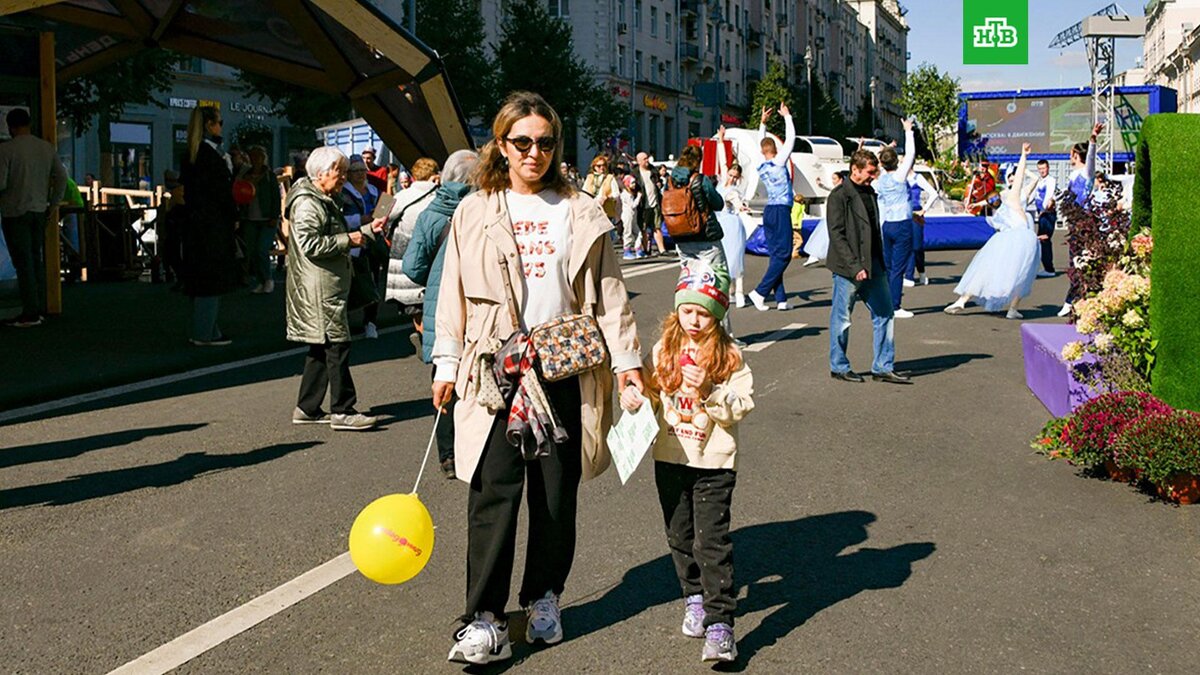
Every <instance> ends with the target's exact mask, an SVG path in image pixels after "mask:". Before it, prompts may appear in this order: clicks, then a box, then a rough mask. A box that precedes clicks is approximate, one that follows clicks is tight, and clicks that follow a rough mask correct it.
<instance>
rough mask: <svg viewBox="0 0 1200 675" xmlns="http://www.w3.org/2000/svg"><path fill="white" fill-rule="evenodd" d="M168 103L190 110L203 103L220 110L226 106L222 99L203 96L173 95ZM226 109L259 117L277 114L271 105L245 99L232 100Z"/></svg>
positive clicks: (173, 106)
mask: <svg viewBox="0 0 1200 675" xmlns="http://www.w3.org/2000/svg"><path fill="white" fill-rule="evenodd" d="M167 105H169V106H170V107H172V108H183V109H186V110H190V109H192V108H195V107H197V106H202V105H210V106H212V107H214V108H217V109H218V110H220V109H222V108H224V106H222V105H221V102H220V101H210V100H206V99H202V98H200V99H197V98H176V97H171V98H169V99H167ZM225 110H228V111H229V112H236V113H242V114H244V115H252V116H258V117H264V116H267V115H274V114H275V109H274V108H272V107H271V106H269V105H264V104H262V103H247V102H245V101H231V102H230V103H229V107H228V108H225Z"/></svg>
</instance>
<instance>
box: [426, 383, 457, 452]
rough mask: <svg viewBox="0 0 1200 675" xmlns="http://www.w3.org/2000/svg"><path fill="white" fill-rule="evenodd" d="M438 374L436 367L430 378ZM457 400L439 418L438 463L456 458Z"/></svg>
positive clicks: (451, 400) (436, 435)
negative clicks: (455, 422)
mask: <svg viewBox="0 0 1200 675" xmlns="http://www.w3.org/2000/svg"><path fill="white" fill-rule="evenodd" d="M436 374H437V367H436V366H435V367H434V369H433V371H432V373H431V377H430V381H433V380H432V375H436ZM455 403H456V400H455V399H454V398H453V397H452V398H451V399H450V402H449V403H447V404H446V411H445V412H443V413H442V416H441V417H440V418H438V423H437V431H435V432H434V436H435V437H436V438H437V448H438V461H440V462H444V461H446V460H447V459H450V458H451V457H453V456H454V404H455Z"/></svg>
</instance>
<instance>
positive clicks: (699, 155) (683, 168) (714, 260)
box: [664, 145, 729, 270]
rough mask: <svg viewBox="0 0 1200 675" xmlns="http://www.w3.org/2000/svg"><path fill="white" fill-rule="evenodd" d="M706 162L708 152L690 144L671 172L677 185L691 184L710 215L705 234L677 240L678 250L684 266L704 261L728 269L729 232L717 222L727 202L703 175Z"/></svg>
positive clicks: (695, 198) (699, 204)
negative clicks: (726, 239)
mask: <svg viewBox="0 0 1200 675" xmlns="http://www.w3.org/2000/svg"><path fill="white" fill-rule="evenodd" d="M703 161H704V151H703V150H701V149H700V148H699V147H697V146H694V145H689V146H686V147H684V149H683V150H682V151H680V153H679V160H678V161H677V162H676V163H675V168H674V169H671V176H670V181H669V182H670V183H672V184H673V185H676V186H683V185H687V186H688V187H689V188H690V189H691V191H692V199H693V200H694V201H695V203H696V206H697V207H699V208H701V209H704V211H705V213H706V215H707V221H706V225H705V226H704V231H703V232H701V233H700V234H697V235H695V236H691V237H675V248H676V250H678V251H679V261H680V264H683V263H685V262H686V261H688V260H703V261H704V262H705V263H707V264H708V265H709V266H710V267H713V268H716V267H718V266H720V267H723V268H725V269H726V270H728V269H729V264H728V262H727V261H726V260H725V249H724V248H722V247H721V238H722V237H724V236H725V231H724V230H722V229H721V223H720V222H719V221H718V220H717V212H718V211H720V210H721V209H723V208H725V199H724V198H723V197H722V196H721V193H719V192H717V188H716V186H714V185H713V182H712V181H711V180H710V179H709V177H708V176H705V175H703V174H701V173H700V165H701V164H702V163H703ZM664 187H665V188H669V187H670V186H664Z"/></svg>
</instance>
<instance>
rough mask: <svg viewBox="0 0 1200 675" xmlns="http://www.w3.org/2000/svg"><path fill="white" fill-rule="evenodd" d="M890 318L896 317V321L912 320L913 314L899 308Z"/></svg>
mask: <svg viewBox="0 0 1200 675" xmlns="http://www.w3.org/2000/svg"><path fill="white" fill-rule="evenodd" d="M892 316H894V317H896V318H897V319H911V318H913V313H912V312H910V311H908V310H907V309H904V308H903V307H901V308H900V309H897V310H896V311H894V312H892Z"/></svg>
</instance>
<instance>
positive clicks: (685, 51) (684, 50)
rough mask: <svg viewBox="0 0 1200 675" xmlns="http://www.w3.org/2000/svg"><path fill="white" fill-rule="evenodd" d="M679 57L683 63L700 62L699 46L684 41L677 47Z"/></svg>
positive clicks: (689, 41)
mask: <svg viewBox="0 0 1200 675" xmlns="http://www.w3.org/2000/svg"><path fill="white" fill-rule="evenodd" d="M679 56H680V58H682V59H683V60H684V61H699V60H700V45H698V44H696V43H695V41H693V40H690V39H689V40H686V41H685V42H684V43H683V44H682V45H680V46H679Z"/></svg>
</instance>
